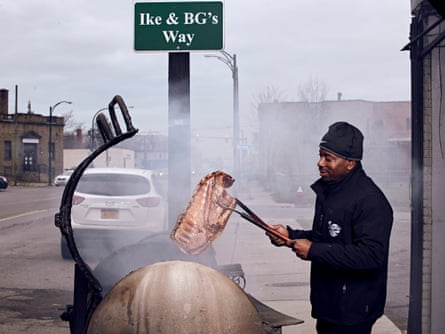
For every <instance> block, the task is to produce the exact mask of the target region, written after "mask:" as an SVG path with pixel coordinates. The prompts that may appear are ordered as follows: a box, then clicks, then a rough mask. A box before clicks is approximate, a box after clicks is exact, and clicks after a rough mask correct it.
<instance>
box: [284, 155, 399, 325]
mask: <svg viewBox="0 0 445 334" xmlns="http://www.w3.org/2000/svg"><path fill="white" fill-rule="evenodd" d="M312 189H313V190H314V191H315V193H316V194H317V198H316V203H315V215H314V222H313V225H312V230H311V231H299V230H292V229H291V228H289V227H288V230H289V236H290V237H291V238H292V239H295V238H307V239H309V240H312V246H311V248H310V251H309V254H308V259H309V260H310V261H312V263H311V303H312V316H313V317H314V318H316V319H321V320H325V321H329V322H332V323H336V324H343V325H354V324H359V323H363V322H367V321H374V320H376V319H377V318H378V317H380V316H381V315H383V310H384V306H385V300H386V283H387V271H388V252H389V238H390V234H391V228H392V223H393V212H392V208H391V205H390V204H389V202H388V200H387V199H386V197H385V195H384V194H383V193H382V191H381V190H380V189H379V188H378V187H377V186H376V185H375V183H374V182H373V181H372V180H371V179H370V178H369V177H368V176H366V174H365V172H364V171H363V169H362V167H361V164H358V165H357V166H356V168H355V169H354V170H353V171H352V172H351V173H349V174H348V175H347V176H346V177H345V178H344V179H342V180H341V181H339V182H337V183H333V184H328V183H326V182H323V181H322V180H321V179H320V180H317V181H316V182H315V183H314V184H313V185H312Z"/></svg>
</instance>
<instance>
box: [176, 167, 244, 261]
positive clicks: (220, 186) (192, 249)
mask: <svg viewBox="0 0 445 334" xmlns="http://www.w3.org/2000/svg"><path fill="white" fill-rule="evenodd" d="M234 181H235V179H233V178H232V177H231V176H230V175H229V174H227V173H225V172H223V171H220V170H217V171H215V172H212V173H210V174H208V175H206V176H204V177H203V178H202V179H201V180H200V181H199V183H198V185H197V186H196V187H195V190H194V191H193V195H192V198H191V199H190V201H189V203H188V205H187V207H186V208H185V210H184V211H183V212H182V213H181V214H180V215H179V216H178V219H177V221H176V225H175V228H174V229H173V231H172V232H171V235H170V236H171V238H172V239H173V240H174V241H175V243H176V244H177V245H178V247H179V248H180V249H181V251H182V252H184V253H186V254H191V255H197V254H200V253H201V252H203V251H204V250H205V249H206V248H207V247H208V246H209V245H210V244H211V243H212V242H213V240H215V239H216V238H217V237H218V236H219V235H220V234H221V233H222V231H223V230H224V227H225V226H226V224H227V221H228V220H229V217H230V215H231V213H232V211H231V210H229V209H227V208H223V207H222V206H221V205H219V204H218V203H220V204H222V205H223V206H225V207H229V208H232V209H233V208H235V206H236V199H235V198H234V197H232V196H230V195H229V194H228V193H227V192H226V190H225V189H226V188H229V187H230V186H232V184H233V182H234Z"/></svg>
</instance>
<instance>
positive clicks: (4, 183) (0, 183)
mask: <svg viewBox="0 0 445 334" xmlns="http://www.w3.org/2000/svg"><path fill="white" fill-rule="evenodd" d="M7 188H8V179H7V178H6V177H4V176H1V175H0V189H1V190H5V189H7Z"/></svg>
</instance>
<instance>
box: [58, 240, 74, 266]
mask: <svg viewBox="0 0 445 334" xmlns="http://www.w3.org/2000/svg"><path fill="white" fill-rule="evenodd" d="M60 254H61V255H62V259H64V260H71V259H72V257H71V253H70V250H69V248H68V244H67V243H66V240H65V238H63V237H62V238H61V239H60Z"/></svg>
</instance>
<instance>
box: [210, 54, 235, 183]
mask: <svg viewBox="0 0 445 334" xmlns="http://www.w3.org/2000/svg"><path fill="white" fill-rule="evenodd" d="M220 54H221V55H205V57H208V58H216V59H218V60H220V61H222V62H223V63H224V64H226V65H227V67H228V68H229V69H230V71H231V72H232V79H233V174H234V176H235V177H237V176H239V175H238V174H239V170H240V157H239V147H238V146H239V87H238V66H237V64H236V54H233V55H230V54H229V53H228V52H226V51H224V50H223V51H220Z"/></svg>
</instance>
